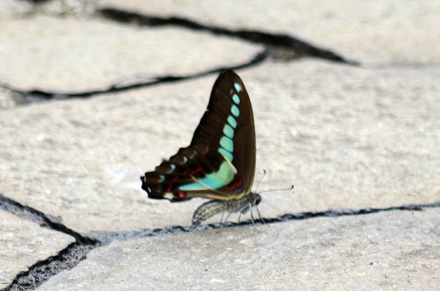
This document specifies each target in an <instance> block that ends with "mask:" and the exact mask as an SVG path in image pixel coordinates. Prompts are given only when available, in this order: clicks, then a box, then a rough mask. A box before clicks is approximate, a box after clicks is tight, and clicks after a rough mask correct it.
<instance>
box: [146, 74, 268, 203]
mask: <svg viewBox="0 0 440 291" xmlns="http://www.w3.org/2000/svg"><path fill="white" fill-rule="evenodd" d="M255 161H256V147H255V128H254V120H253V113H252V106H251V103H250V99H249V96H248V94H247V91H246V88H245V87H244V84H243V82H242V81H241V79H240V77H239V76H238V75H236V74H235V73H234V72H233V71H225V72H223V73H221V74H220V76H219V77H218V79H217V81H216V82H215V84H214V86H213V89H212V92H211V97H210V100H209V104H208V108H207V109H206V112H205V113H204V115H203V117H202V119H201V121H200V123H199V125H198V127H197V128H196V130H195V132H194V136H193V139H192V141H191V143H190V145H189V146H188V147H186V148H180V149H179V151H178V152H177V153H176V154H175V155H174V156H172V157H171V158H170V159H169V160H168V161H164V162H163V163H162V164H160V165H159V166H158V167H156V169H155V170H154V171H152V172H147V173H145V175H144V176H142V177H141V180H142V189H144V190H145V191H146V192H147V193H148V197H149V198H152V199H168V200H170V201H172V202H179V201H185V200H188V199H191V198H193V197H202V198H208V199H214V200H218V201H223V202H226V204H225V205H226V206H225V207H226V208H227V209H226V210H227V211H229V210H234V209H232V208H231V207H229V206H228V204H227V203H229V202H228V201H245V200H246V199H245V197H246V196H249V195H250V194H251V187H252V183H253V179H254V173H255ZM252 195H255V194H253V193H252ZM252 197H253V196H252ZM260 199H261V198H260ZM251 200H252V199H251ZM253 200H255V199H253ZM232 203H233V202H232ZM243 203H245V202H243ZM246 203H247V204H249V203H248V202H246ZM253 203H254V202H253ZM251 204H252V203H251ZM228 209H229V210H228Z"/></svg>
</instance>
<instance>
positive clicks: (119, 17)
mask: <svg viewBox="0 0 440 291" xmlns="http://www.w3.org/2000/svg"><path fill="white" fill-rule="evenodd" d="M96 15H98V16H100V17H104V18H107V19H111V20H113V21H118V22H120V23H133V22H135V23H138V24H139V25H144V26H153V27H154V26H179V27H183V28H186V29H191V30H201V31H207V32H210V33H213V34H215V35H222V36H228V37H234V38H239V39H241V40H244V41H248V42H252V43H257V44H262V45H265V46H266V49H265V50H264V52H260V53H258V54H257V55H255V56H254V57H253V58H252V59H251V60H249V61H247V62H245V63H243V64H240V65H237V66H229V67H228V66H224V67H218V68H214V69H211V70H207V71H203V72H199V73H195V74H189V75H182V76H178V75H177V76H176V75H167V76H157V77H153V78H151V77H149V78H137V79H143V80H147V81H127V82H121V83H130V85H122V84H121V83H117V84H111V85H110V86H109V87H108V88H105V89H102V90H93V91H85V92H79V93H67V92H50V91H44V90H29V91H23V90H20V89H17V88H13V86H11V85H8V84H1V87H3V88H4V89H6V90H9V91H11V92H13V93H14V94H16V95H17V96H18V98H16V99H19V100H20V102H17V105H22V104H29V103H37V102H42V101H48V100H62V99H68V98H89V97H92V96H97V95H103V94H109V93H115V92H121V91H126V90H131V89H136V88H141V87H147V86H154V85H158V84H163V83H171V82H178V81H183V80H188V79H196V78H200V77H203V76H208V75H211V74H214V73H219V72H221V71H223V70H228V69H230V70H238V69H243V68H246V67H251V66H255V65H257V64H259V63H261V62H263V61H264V60H266V59H267V57H272V58H274V59H282V60H284V61H287V60H290V59H292V58H298V57H301V56H311V57H316V58H321V59H325V60H329V61H333V62H338V63H343V64H348V65H354V66H357V65H359V62H357V61H352V60H347V59H345V58H344V57H342V56H340V55H338V54H336V53H334V52H332V51H330V50H325V49H322V48H319V47H316V46H313V45H311V44H308V43H307V42H305V41H302V40H299V39H297V38H294V37H292V36H289V35H286V34H273V33H267V32H262V31H257V30H245V29H241V30H230V29H226V28H222V27H217V26H208V25H204V24H201V23H198V22H196V21H193V20H190V19H185V18H181V17H169V18H163V17H157V16H153V15H143V14H138V13H134V12H129V11H123V10H117V9H112V8H104V9H100V10H98V11H97V12H96Z"/></svg>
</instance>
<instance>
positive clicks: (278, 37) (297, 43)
mask: <svg viewBox="0 0 440 291" xmlns="http://www.w3.org/2000/svg"><path fill="white" fill-rule="evenodd" d="M96 13H97V14H98V15H101V16H102V17H105V18H107V19H111V20H113V21H118V22H121V23H136V24H138V25H141V26H168V25H169V26H179V27H183V28H186V29H192V30H201V31H207V32H210V33H213V34H214V35H222V36H229V37H234V38H239V39H241V40H245V41H249V42H252V43H257V44H263V45H266V46H268V47H272V48H274V47H275V48H278V49H285V50H286V51H294V52H295V53H294V55H297V56H298V57H300V56H311V57H316V58H321V59H325V60H329V61H333V62H338V63H343V64H348V65H355V66H357V65H359V62H357V61H353V60H347V59H345V58H344V57H342V56H340V55H338V54H336V53H334V52H332V51H330V50H326V49H323V48H319V47H317V46H313V45H311V44H309V43H307V42H305V41H302V40H300V39H298V38H295V37H292V36H290V35H287V34H275V33H268V32H263V31H257V30H248V29H238V30H231V29H226V28H223V27H218V26H209V25H204V24H201V23H198V22H196V21H194V20H190V19H187V18H182V17H176V16H171V17H167V18H165V17H158V16H153V15H146V14H139V13H135V12H131V11H124V10H120V9H114V8H102V9H100V10H98V11H97V12H96Z"/></svg>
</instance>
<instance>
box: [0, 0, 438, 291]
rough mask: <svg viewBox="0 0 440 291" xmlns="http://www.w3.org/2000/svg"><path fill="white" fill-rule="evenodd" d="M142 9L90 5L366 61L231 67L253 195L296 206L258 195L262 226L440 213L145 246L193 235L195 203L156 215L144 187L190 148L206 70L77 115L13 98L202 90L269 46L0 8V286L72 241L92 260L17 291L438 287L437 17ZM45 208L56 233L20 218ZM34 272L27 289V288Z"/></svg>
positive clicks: (355, 6)
mask: <svg viewBox="0 0 440 291" xmlns="http://www.w3.org/2000/svg"><path fill="white" fill-rule="evenodd" d="M98 2H99V3H98ZM5 3H6V4H5ZM75 3H76V4H77V6H75V5H74V4H75ZM143 3H144V2H142V1H133V0H125V1H109V0H105V1H97V2H96V5H97V6H96V8H97V9H102V8H106V7H113V8H115V7H117V8H119V9H129V10H130V11H133V9H135V11H136V12H138V13H147V14H148V15H149V16H158V17H164V16H170V15H177V16H179V17H184V18H185V17H186V18H188V19H191V20H196V21H198V22H200V23H203V24H206V25H218V26H221V27H225V28H232V29H238V28H248V29H259V30H261V31H266V32H274V31H276V32H281V33H287V34H290V35H291V36H292V37H300V38H302V39H305V40H307V41H310V42H311V43H313V44H314V45H320V46H321V47H329V48H331V49H332V50H333V52H335V53H338V54H340V55H342V56H344V57H349V58H352V59H353V58H354V59H356V60H357V61H359V62H361V63H362V64H363V65H362V66H350V65H346V64H341V63H334V62H333V63H332V62H328V61H324V60H322V59H319V58H307V57H305V58H300V59H295V60H292V61H289V62H287V61H277V62H276V61H273V60H270V59H266V60H264V61H263V62H262V63H260V64H258V65H252V66H250V67H248V68H245V69H240V70H238V71H237V73H238V74H239V75H240V76H241V77H242V79H243V81H244V83H245V85H246V87H247V90H248V92H249V94H250V97H251V101H252V105H253V109H254V117H255V123H256V135H257V172H256V180H257V181H258V180H260V179H261V177H262V176H263V170H266V171H267V175H266V177H264V179H263V180H262V182H261V184H260V185H259V189H258V190H259V192H261V191H264V190H270V189H280V188H288V187H289V186H290V185H292V184H294V185H295V190H294V191H282V192H270V193H263V194H262V197H263V201H262V203H261V204H260V206H259V209H260V211H261V213H262V215H263V217H264V218H266V219H270V218H274V217H277V216H280V215H283V214H295V213H300V212H310V213H312V212H317V211H326V210H329V209H335V210H337V209H341V208H343V209H347V208H350V209H354V210H358V209H368V208H371V207H373V208H380V209H384V208H387V207H392V206H402V205H407V204H415V205H418V204H425V205H427V204H431V207H432V208H429V209H425V210H424V211H421V212H420V211H407V210H408V209H406V210H405V209H403V210H401V211H399V210H396V211H393V212H386V211H378V212H377V213H374V214H369V215H364V216H356V215H354V216H343V217H321V218H313V217H310V219H307V220H292V221H287V222H277V223H270V224H267V225H257V226H256V227H247V226H246V225H241V226H237V227H232V228H218V229H214V230H206V229H199V230H194V229H186V231H187V233H180V232H179V231H176V233H173V230H172V229H171V230H170V231H168V232H167V231H166V229H165V231H163V232H159V235H156V236H153V237H150V236H148V235H145V233H149V231H148V230H149V229H155V228H165V227H168V226H175V225H180V226H188V225H190V223H191V216H192V213H193V212H194V210H195V209H196V208H197V207H198V206H199V205H200V204H201V203H202V202H204V201H205V200H202V199H193V200H191V201H189V202H185V203H173V204H171V203H169V202H167V201H156V200H149V199H148V198H147V196H146V193H145V192H143V191H142V190H141V189H140V180H139V176H140V175H142V174H143V173H144V172H145V171H150V170H152V169H154V167H155V166H156V165H158V164H159V163H160V162H161V160H162V159H163V158H168V157H169V156H171V155H173V154H174V153H175V152H176V151H177V150H178V148H179V147H184V146H187V145H188V143H189V142H190V140H191V137H192V134H193V132H194V129H195V127H196V126H197V124H198V122H199V120H200V117H201V116H202V115H203V112H204V110H205V108H206V105H207V102H208V99H209V94H210V91H211V88H212V85H213V83H214V81H215V79H216V77H217V73H213V74H208V75H206V76H203V77H200V78H193V79H189V80H185V81H181V82H176V83H166V82H164V83H163V84H158V85H154V86H148V87H141V88H135V89H132V90H128V91H121V92H108V93H106V94H101V95H99V96H98V95H96V96H95V95H93V94H92V96H91V97H90V98H82V99H81V98H71V99H67V100H52V101H49V102H40V103H33V104H20V102H17V101H20V100H21V101H22V102H24V101H23V100H22V99H20V96H21V95H20V94H21V93H22V92H23V91H25V90H33V89H38V90H44V91H46V92H52V93H61V94H63V93H64V94H69V93H76V92H87V91H94V90H105V89H106V88H109V87H111V86H112V85H119V84H122V83H125V82H135V81H136V80H139V79H143V80H148V79H154V78H157V77H161V76H168V75H178V76H193V75H196V74H198V73H200V72H207V71H209V70H212V69H215V68H220V67H230V66H236V65H240V64H244V63H246V62H249V61H250V60H251V59H253V58H254V56H255V55H256V54H257V53H258V52H261V51H262V50H263V48H264V47H263V45H261V44H256V43H249V42H246V41H243V40H240V39H239V38H232V37H230V38H229V37H225V36H218V35H214V34H209V33H208V32H206V31H205V32H201V31H197V30H192V29H189V28H183V27H176V26H172V25H170V26H165V27H160V26H159V27H154V26H138V25H135V24H122V23H118V22H117V21H112V20H109V19H106V20H104V19H103V18H102V17H100V16H99V14H95V13H93V8H95V7H91V5H92V4H90V3H88V4H85V3H83V1H65V5H64V6H63V5H61V6H60V5H58V4H53V3H52V1H49V2H47V3H45V4H40V5H38V6H37V7H33V6H32V5H31V4H29V3H26V2H22V1H8V2H4V3H2V4H1V5H4V6H0V64H1V65H0V85H1V90H0V95H1V96H0V104H1V107H0V136H1V138H0V149H1V150H0V193H1V194H2V195H3V196H1V197H0V209H2V210H1V212H0V214H1V215H2V216H1V217H2V222H1V223H0V242H1V243H2V246H6V247H3V249H2V250H1V251H0V261H4V262H7V264H5V265H4V267H3V266H2V267H0V284H2V285H0V286H1V287H2V288H3V287H7V286H9V284H11V282H13V280H14V277H15V276H16V275H18V277H20V275H19V273H20V272H22V271H26V270H27V267H29V266H32V265H34V264H36V263H38V262H45V260H46V259H47V258H48V257H50V256H53V255H56V254H57V253H61V252H62V251H63V250H65V247H66V246H67V245H68V244H69V243H70V242H72V241H74V240H75V238H76V239H77V243H78V244H79V245H81V244H84V240H83V239H82V238H81V236H84V237H86V238H90V239H92V238H93V239H96V240H98V241H102V242H103V245H100V244H93V248H94V250H92V251H91V252H90V253H88V254H87V256H86V257H81V256H78V257H75V256H74V255H73V256H72V257H69V258H68V259H65V260H64V261H63V260H62V259H60V264H61V265H62V264H66V267H62V268H61V269H63V270H64V271H61V272H60V273H58V272H54V271H51V270H47V271H46V272H47V278H49V280H48V281H43V282H42V284H41V286H40V283H39V282H37V283H35V284H36V285H32V284H29V286H28V287H26V288H28V289H33V288H35V287H38V286H40V287H39V289H43V290H85V289H88V290H109V289H112V290H121V289H122V290H139V289H141V290H149V289H157V290H161V289H162V290H163V289H168V290H169V289H171V288H176V287H177V288H179V289H185V290H188V289H196V290H197V289H207V288H210V289H217V290H219V289H237V290H273V289H275V288H277V289H283V290H289V289H308V290H310V289H312V290H316V289H328V290H334V289H336V290H340V289H345V290H346V289H354V288H356V289H363V290H371V289H373V288H375V289H384V290H388V289H394V290H395V289H418V290H428V289H429V290H432V289H437V288H440V278H439V276H438V270H439V255H438V253H439V249H440V248H439V244H438V241H439V235H440V221H439V207H438V206H439V205H438V202H440V184H439V182H438V177H439V174H440V167H439V165H440V154H439V151H438V149H439V147H440V121H439V119H438V113H439V112H440V105H439V104H440V102H439V93H438V92H440V85H439V83H438V79H439V78H440V66H439V65H438V46H439V42H440V40H439V39H436V38H433V37H432V35H434V34H435V33H436V30H438V29H439V28H438V27H439V26H438V25H437V26H435V25H431V24H433V23H435V21H436V19H437V18H436V17H437V16H438V15H440V13H439V12H440V7H437V6H436V4H435V3H436V2H433V1H421V2H407V1H404V2H402V3H401V4H399V5H397V2H396V1H385V2H379V1H373V2H371V4H370V5H371V7H370V8H371V9H370V10H368V9H367V7H365V4H361V3H357V2H356V3H353V2H350V3H352V4H351V7H350V9H347V10H345V9H343V8H341V7H345V6H346V5H348V4H347V3H346V1H336V2H332V3H333V5H334V6H329V5H328V4H325V3H321V2H320V3H315V4H313V5H312V4H311V2H310V3H309V2H307V1H300V2H296V3H295V4H292V3H290V2H289V3H287V2H285V3H284V2H281V1H279V2H277V1H275V2H271V5H270V9H268V8H267V7H269V6H268V5H269V4H268V3H267V2H261V3H259V4H255V6H254V5H246V3H249V2H246V1H240V2H235V3H236V4H234V5H232V2H225V3H224V4H220V3H219V4H216V5H208V6H206V4H201V5H195V2H192V1H185V2H182V3H180V4H176V3H175V2H173V3H171V2H168V1H163V2H161V3H162V4H158V3H154V4H151V5H149V6H148V7H147V6H146V5H145V4H143ZM228 3H229V4H228ZM262 3H263V4H265V5H263V4H262ZM326 3H327V2H326ZM399 3H400V2H399ZM8 5H9V6H8ZM3 7H6V8H8V7H13V8H11V9H10V10H9V11H6V10H5V9H3ZM53 7H55V8H53ZM63 7H65V9H67V10H66V11H65V13H63V11H62V10H61V11H60V9H62V8H63ZM75 7H76V8H75ZM72 11H77V12H76V14H75V13H72ZM78 11H79V12H78ZM81 11H86V12H87V13H84V14H81V13H80V12H81ZM362 11H366V12H367V13H365V15H364V14H361V12H362ZM355 12H356V13H355ZM378 15H379V16H380V17H377V16H378ZM214 16H216V17H214ZM257 20H258V21H257ZM419 20H420V21H419ZM396 27H399V28H400V29H402V30H405V31H406V32H407V34H402V33H401V30H397V31H396ZM427 27H429V30H426V29H427ZM425 30H426V31H425ZM428 32H430V33H432V35H431V34H429V33H428ZM437 34H438V33H437ZM376 38H380V39H381V40H382V41H378V42H377V41H376V42H375V39H376ZM428 42H429V44H430V45H421V43H428ZM373 46H374V49H373ZM364 64H367V65H364ZM371 64H374V68H373V67H372V66H370V65H371ZM256 184H257V182H256ZM2 197H6V198H2ZM11 201H14V202H11ZM11 203H13V204H14V207H15V208H14V209H16V208H20V207H29V209H31V210H29V209H27V208H26V209H27V210H26V211H29V212H31V216H30V217H31V218H29V217H26V218H25V217H24V216H23V215H22V214H19V213H17V212H16V211H15V210H11V209H13V208H12V207H10V206H11V205H12V204H11ZM435 203H437V204H435ZM39 212H41V213H42V214H41V215H45V217H47V219H48V220H49V221H53V222H54V223H57V226H56V227H55V226H53V225H52V224H50V223H49V226H47V225H46V227H49V228H53V230H48V229H47V228H41V227H40V226H39V225H38V224H41V222H40V220H35V223H32V222H29V220H31V221H32V215H40V214H39ZM14 214H15V216H14ZM246 218H249V216H246ZM219 219H220V218H219V217H214V218H213V219H211V220H209V221H208V222H210V223H211V222H212V223H213V222H218V220H219ZM231 221H237V220H236V217H231ZM60 225H61V226H62V227H60ZM217 227H218V226H217ZM56 231H58V232H56ZM51 233H55V235H51ZM3 241H5V243H4V244H3ZM66 261H67V263H66ZM436 270H437V271H436ZM51 272H52V273H51ZM30 273H31V274H30V275H29V276H28V277H25V276H22V277H20V278H21V280H22V282H23V281H26V280H30V281H32V280H33V278H34V277H32V276H38V274H37V275H33V273H32V272H30ZM37 273H38V272H37ZM23 278H24V279H23ZM26 278H27V279H26ZM37 281H38V280H37ZM11 287H12V288H16V287H17V285H11ZM17 288H18V287H17Z"/></svg>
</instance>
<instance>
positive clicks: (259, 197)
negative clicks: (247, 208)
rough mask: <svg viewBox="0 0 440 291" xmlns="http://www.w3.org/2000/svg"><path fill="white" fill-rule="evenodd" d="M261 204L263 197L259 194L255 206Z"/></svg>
mask: <svg viewBox="0 0 440 291" xmlns="http://www.w3.org/2000/svg"><path fill="white" fill-rule="evenodd" d="M260 202H261V196H260V195H258V194H257V197H256V198H255V205H258V204H260Z"/></svg>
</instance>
